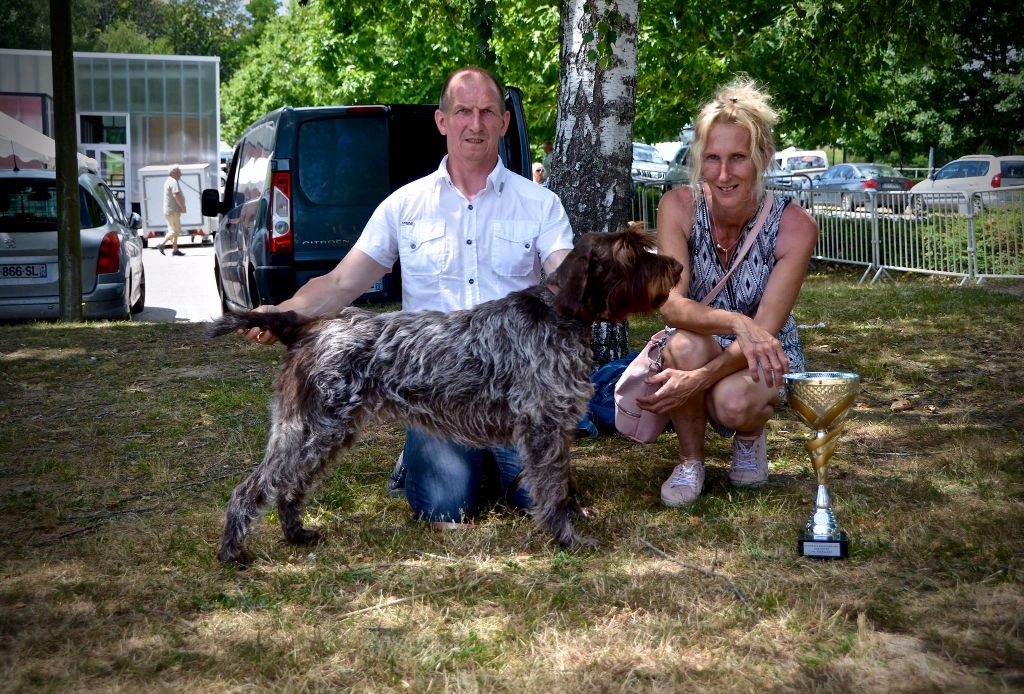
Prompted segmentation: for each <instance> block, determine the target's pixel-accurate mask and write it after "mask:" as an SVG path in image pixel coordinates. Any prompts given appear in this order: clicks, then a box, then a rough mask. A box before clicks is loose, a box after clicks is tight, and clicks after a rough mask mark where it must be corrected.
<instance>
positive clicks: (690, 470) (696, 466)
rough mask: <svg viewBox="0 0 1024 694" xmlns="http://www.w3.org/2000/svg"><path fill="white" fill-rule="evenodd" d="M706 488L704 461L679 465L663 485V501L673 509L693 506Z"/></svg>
mask: <svg viewBox="0 0 1024 694" xmlns="http://www.w3.org/2000/svg"><path fill="white" fill-rule="evenodd" d="M703 488H704V461H703V460H694V461H690V462H689V463H679V464H678V465H676V467H675V469H674V470H672V474H671V475H669V476H668V479H667V480H665V482H664V484H662V485H661V501H662V503H663V504H665V505H666V506H671V507H673V508H676V507H679V506H686V505H688V504H692V503H693V502H694V501H696V500H697V498H698V497H699V496H700V492H701V489H703Z"/></svg>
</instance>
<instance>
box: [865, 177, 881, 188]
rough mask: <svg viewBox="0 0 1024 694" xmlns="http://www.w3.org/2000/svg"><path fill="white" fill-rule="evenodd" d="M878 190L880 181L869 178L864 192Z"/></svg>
mask: <svg viewBox="0 0 1024 694" xmlns="http://www.w3.org/2000/svg"><path fill="white" fill-rule="evenodd" d="M877 188H878V181H876V180H875V179H873V178H869V179H868V180H866V181H864V190H868V189H872V190H876V189H877Z"/></svg>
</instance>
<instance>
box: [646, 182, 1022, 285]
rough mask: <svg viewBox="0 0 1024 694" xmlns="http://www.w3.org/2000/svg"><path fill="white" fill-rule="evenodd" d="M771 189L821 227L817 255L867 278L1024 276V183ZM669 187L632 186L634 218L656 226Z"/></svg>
mask: <svg viewBox="0 0 1024 694" xmlns="http://www.w3.org/2000/svg"><path fill="white" fill-rule="evenodd" d="M769 189H770V190H773V191H774V192H776V193H780V194H782V195H784V196H786V197H788V198H790V199H791V200H792V201H793V202H794V203H795V204H799V205H801V206H802V207H805V208H807V211H808V212H810V213H811V215H812V216H813V217H814V219H815V220H816V221H817V223H818V229H819V236H818V244H817V246H816V247H815V249H814V256H813V257H814V258H816V259H818V260H826V261H831V262H836V263H847V264H851V265H857V266H861V267H863V268H864V274H863V275H862V276H861V281H864V280H865V279H867V278H868V276H871V281H872V282H875V281H877V280H878V279H879V278H881V277H883V276H884V275H885V273H886V272H887V271H890V270H892V271H900V272H918V273H926V274H933V275H947V276H954V277H961V278H963V281H964V282H967V281H971V280H973V281H979V282H980V281H982V280H983V279H985V278H990V277H991V278H995V277H1004V278H1017V279H1024V186H1017V187H1012V188H997V189H993V190H986V191H983V192H979V193H971V194H965V193H959V192H944V193H924V194H920V193H911V192H909V191H906V192H892V193H889V192H883V193H876V192H875V191H867V192H858V193H854V194H847V195H843V194H842V193H838V192H826V191H821V190H808V189H793V188H775V187H772V186H769ZM662 193H663V188H662V187H661V186H649V185H642V184H637V185H635V186H634V188H633V195H632V205H633V217H632V218H633V219H634V220H641V221H643V222H644V225H645V227H646V228H648V229H650V230H654V229H656V228H657V209H658V203H659V202H660V200H661V195H662Z"/></svg>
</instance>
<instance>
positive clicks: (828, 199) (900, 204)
mask: <svg viewBox="0 0 1024 694" xmlns="http://www.w3.org/2000/svg"><path fill="white" fill-rule="evenodd" d="M811 185H812V188H813V190H814V194H815V195H814V199H815V201H816V202H818V203H823V204H826V205H829V204H831V205H839V208H840V209H842V210H843V211H845V212H850V211H852V210H854V209H856V208H858V207H861V206H864V207H865V208H867V207H868V206H869V202H868V198H869V196H870V195H871V193H870V192H869V191H874V193H875V205H876V207H888V208H889V209H891V210H893V211H898V212H902V211H903V208H904V207H906V197H905V196H902V195H890V194H889V193H894V192H903V191H907V190H910V187H911V186H912V185H913V182H912V181H911V180H910V179H909V178H907V177H906V176H904V175H903V174H901V173H900V172H899V171H897V170H896V169H894V168H892V167H891V166H888V165H886V164H865V163H856V164H836V165H835V166H830V167H829V168H828V169H826V170H825V172H824V173H823V174H821V175H820V176H818V177H817V178H816V179H814V181H813V182H812V183H811ZM897 208H899V209H898V210H897Z"/></svg>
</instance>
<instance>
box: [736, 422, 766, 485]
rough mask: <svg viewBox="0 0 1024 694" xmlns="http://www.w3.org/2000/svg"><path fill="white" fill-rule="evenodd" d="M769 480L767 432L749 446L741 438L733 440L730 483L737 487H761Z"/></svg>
mask: <svg viewBox="0 0 1024 694" xmlns="http://www.w3.org/2000/svg"><path fill="white" fill-rule="evenodd" d="M767 479H768V437H767V436H766V435H765V430H764V429H761V434H760V435H759V436H758V437H757V438H756V439H754V440H753V441H752V442H750V444H749V445H748V444H747V442H746V441H742V440H740V437H739V436H735V437H733V440H732V470H730V471H729V481H730V482H732V484H733V486H736V487H760V486H761V485H762V484H764V483H765V480H767Z"/></svg>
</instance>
